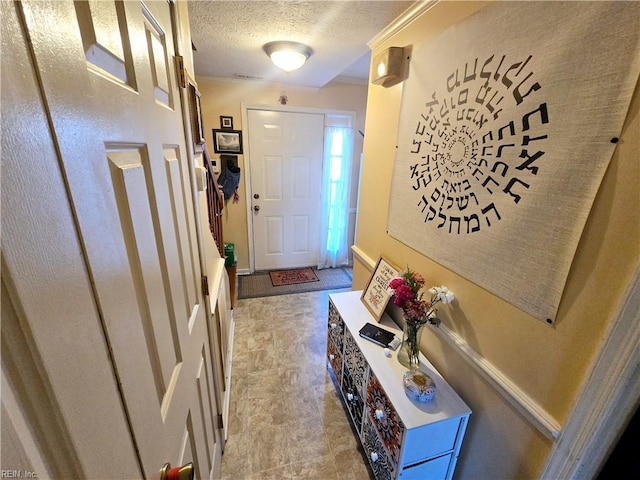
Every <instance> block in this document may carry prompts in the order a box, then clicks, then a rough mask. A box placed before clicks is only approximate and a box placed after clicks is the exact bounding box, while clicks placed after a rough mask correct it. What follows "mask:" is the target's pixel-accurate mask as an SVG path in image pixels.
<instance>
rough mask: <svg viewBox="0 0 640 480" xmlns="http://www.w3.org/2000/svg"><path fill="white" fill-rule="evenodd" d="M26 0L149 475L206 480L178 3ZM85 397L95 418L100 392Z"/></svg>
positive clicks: (206, 365) (210, 424)
mask: <svg viewBox="0 0 640 480" xmlns="http://www.w3.org/2000/svg"><path fill="white" fill-rule="evenodd" d="M17 8H20V9H21V14H22V16H23V20H24V22H25V25H26V29H27V31H28V37H29V39H30V42H31V44H30V48H31V50H32V54H33V59H34V64H35V68H36V69H37V70H38V75H39V80H40V88H41V93H42V96H43V101H44V103H45V110H46V111H47V112H48V115H49V124H50V128H51V131H52V136H53V139H54V142H55V145H56V151H57V156H58V158H57V159H55V158H47V159H42V161H48V162H60V169H61V171H62V174H63V176H64V180H65V183H66V185H67V191H68V196H69V201H70V205H71V210H72V213H73V215H74V217H75V222H76V228H77V231H78V236H79V240H80V244H81V245H82V249H83V255H84V259H85V262H86V266H87V267H86V268H87V271H88V274H89V276H90V279H91V283H92V288H93V294H94V297H95V305H96V306H95V308H96V309H97V311H98V312H99V315H100V318H101V319H102V324H103V329H104V335H105V337H106V338H105V340H106V344H107V345H108V346H109V349H110V356H111V360H112V362H113V370H112V371H113V372H116V375H117V381H118V382H119V384H120V390H121V395H122V401H123V408H124V411H125V412H126V414H127V417H128V422H129V424H130V431H131V435H132V437H133V442H134V445H135V449H136V451H137V454H138V456H139V463H140V467H141V470H142V475H143V476H144V477H145V478H154V477H157V476H158V472H159V470H160V469H161V467H162V466H163V464H164V463H165V462H171V464H172V465H174V466H175V465H181V464H184V463H187V462H190V461H192V462H193V463H194V465H195V470H196V477H197V478H210V477H212V476H214V473H215V469H219V462H216V459H219V457H220V451H221V441H220V437H219V430H218V425H217V409H216V402H215V391H214V384H213V373H212V372H213V371H214V365H213V356H212V352H211V345H212V344H211V343H210V342H209V332H208V330H207V329H208V324H207V315H206V308H205V303H204V298H203V293H202V287H201V279H202V277H201V266H200V258H199V251H198V242H197V231H196V226H195V221H196V215H195V211H194V208H195V207H194V196H193V190H192V188H191V182H192V174H191V169H190V166H189V163H188V162H189V157H188V156H187V151H186V149H185V137H184V128H183V122H182V114H181V105H180V96H179V91H178V87H177V85H176V75H175V68H174V44H173V42H174V37H173V32H172V14H173V13H174V12H172V11H171V9H172V8H174V6H173V5H171V4H170V3H168V2H164V1H150V2H137V1H136V2H126V3H125V2H116V1H102V0H95V1H75V2H74V1H59V0H55V1H51V2H43V1H28V0H27V1H23V2H20V3H19V7H17ZM34 160H40V159H34ZM60 207H61V208H66V207H65V206H64V205H61V206H60ZM45 221H48V220H47V219H45ZM48 226H49V228H55V221H54V222H53V223H50V224H49V225H48ZM45 231H46V229H45ZM61 280H63V279H61ZM68 295H69V296H70V297H72V296H73V292H72V291H69V292H68ZM34 328H35V327H34ZM62 347H64V348H69V347H68V346H67V347H65V345H62ZM83 348H85V347H84V346H83ZM70 350H71V352H72V349H70ZM67 368H77V369H82V368H83V365H82V364H77V365H73V366H71V365H67ZM77 394H78V395H87V394H88V392H82V391H78V392H77ZM87 396H88V397H89V398H91V401H94V402H96V403H95V415H96V416H99V415H100V414H101V413H100V412H101V408H100V404H99V399H96V398H93V396H92V395H90V394H89V395H87ZM88 427H89V425H87V428H88ZM109 461H111V462H118V459H117V458H112V459H109ZM105 474H106V472H105Z"/></svg>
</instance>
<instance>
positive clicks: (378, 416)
mask: <svg viewBox="0 0 640 480" xmlns="http://www.w3.org/2000/svg"><path fill="white" fill-rule="evenodd" d="M366 399H367V410H368V414H369V416H370V418H371V422H372V423H373V425H374V427H375V428H376V430H377V431H378V435H379V436H380V440H382V443H383V444H384V446H385V447H386V449H387V452H389V459H390V460H391V461H392V462H393V464H394V466H395V467H397V466H398V462H399V461H400V446H401V445H402V440H403V437H404V432H405V426H404V424H403V423H402V420H400V416H399V415H398V413H397V412H396V409H395V408H394V406H393V404H392V403H391V400H389V397H388V396H387V394H386V392H385V391H384V389H383V388H382V385H380V382H379V381H378V378H377V377H376V375H375V373H374V372H373V371H370V372H369V381H368V383H367V397H366Z"/></svg>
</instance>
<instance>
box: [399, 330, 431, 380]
mask: <svg viewBox="0 0 640 480" xmlns="http://www.w3.org/2000/svg"><path fill="white" fill-rule="evenodd" d="M424 326H425V324H424V323H418V322H415V321H411V320H407V319H406V318H405V321H404V330H403V332H402V344H401V345H400V349H399V350H398V361H399V362H400V364H402V365H404V366H405V367H407V368H408V369H409V370H417V369H418V368H419V367H420V348H419V342H420V332H421V331H422V327H424Z"/></svg>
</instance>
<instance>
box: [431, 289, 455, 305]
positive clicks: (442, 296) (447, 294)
mask: <svg viewBox="0 0 640 480" xmlns="http://www.w3.org/2000/svg"><path fill="white" fill-rule="evenodd" d="M429 293H431V295H434V296H436V297H437V298H438V300H440V301H441V302H442V303H451V302H453V300H454V299H455V298H456V297H455V295H454V294H453V292H451V291H449V289H448V288H447V287H445V286H444V285H442V286H441V287H431V288H430V289H429Z"/></svg>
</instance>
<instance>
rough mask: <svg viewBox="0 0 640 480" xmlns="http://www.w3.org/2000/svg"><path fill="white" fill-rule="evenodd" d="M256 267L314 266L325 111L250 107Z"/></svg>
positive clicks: (316, 246) (318, 245) (318, 224)
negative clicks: (278, 110) (286, 110)
mask: <svg viewBox="0 0 640 480" xmlns="http://www.w3.org/2000/svg"><path fill="white" fill-rule="evenodd" d="M248 122H249V127H248V140H249V153H250V160H249V161H250V164H251V165H250V171H251V201H252V204H251V211H252V222H253V225H252V226H253V249H254V260H255V269H256V270H268V269H278V268H295V267H308V266H315V265H317V263H318V257H319V251H320V212H321V210H320V208H321V203H320V197H321V190H322V156H323V136H324V115H319V114H309V113H294V112H277V111H267V110H249V111H248Z"/></svg>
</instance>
